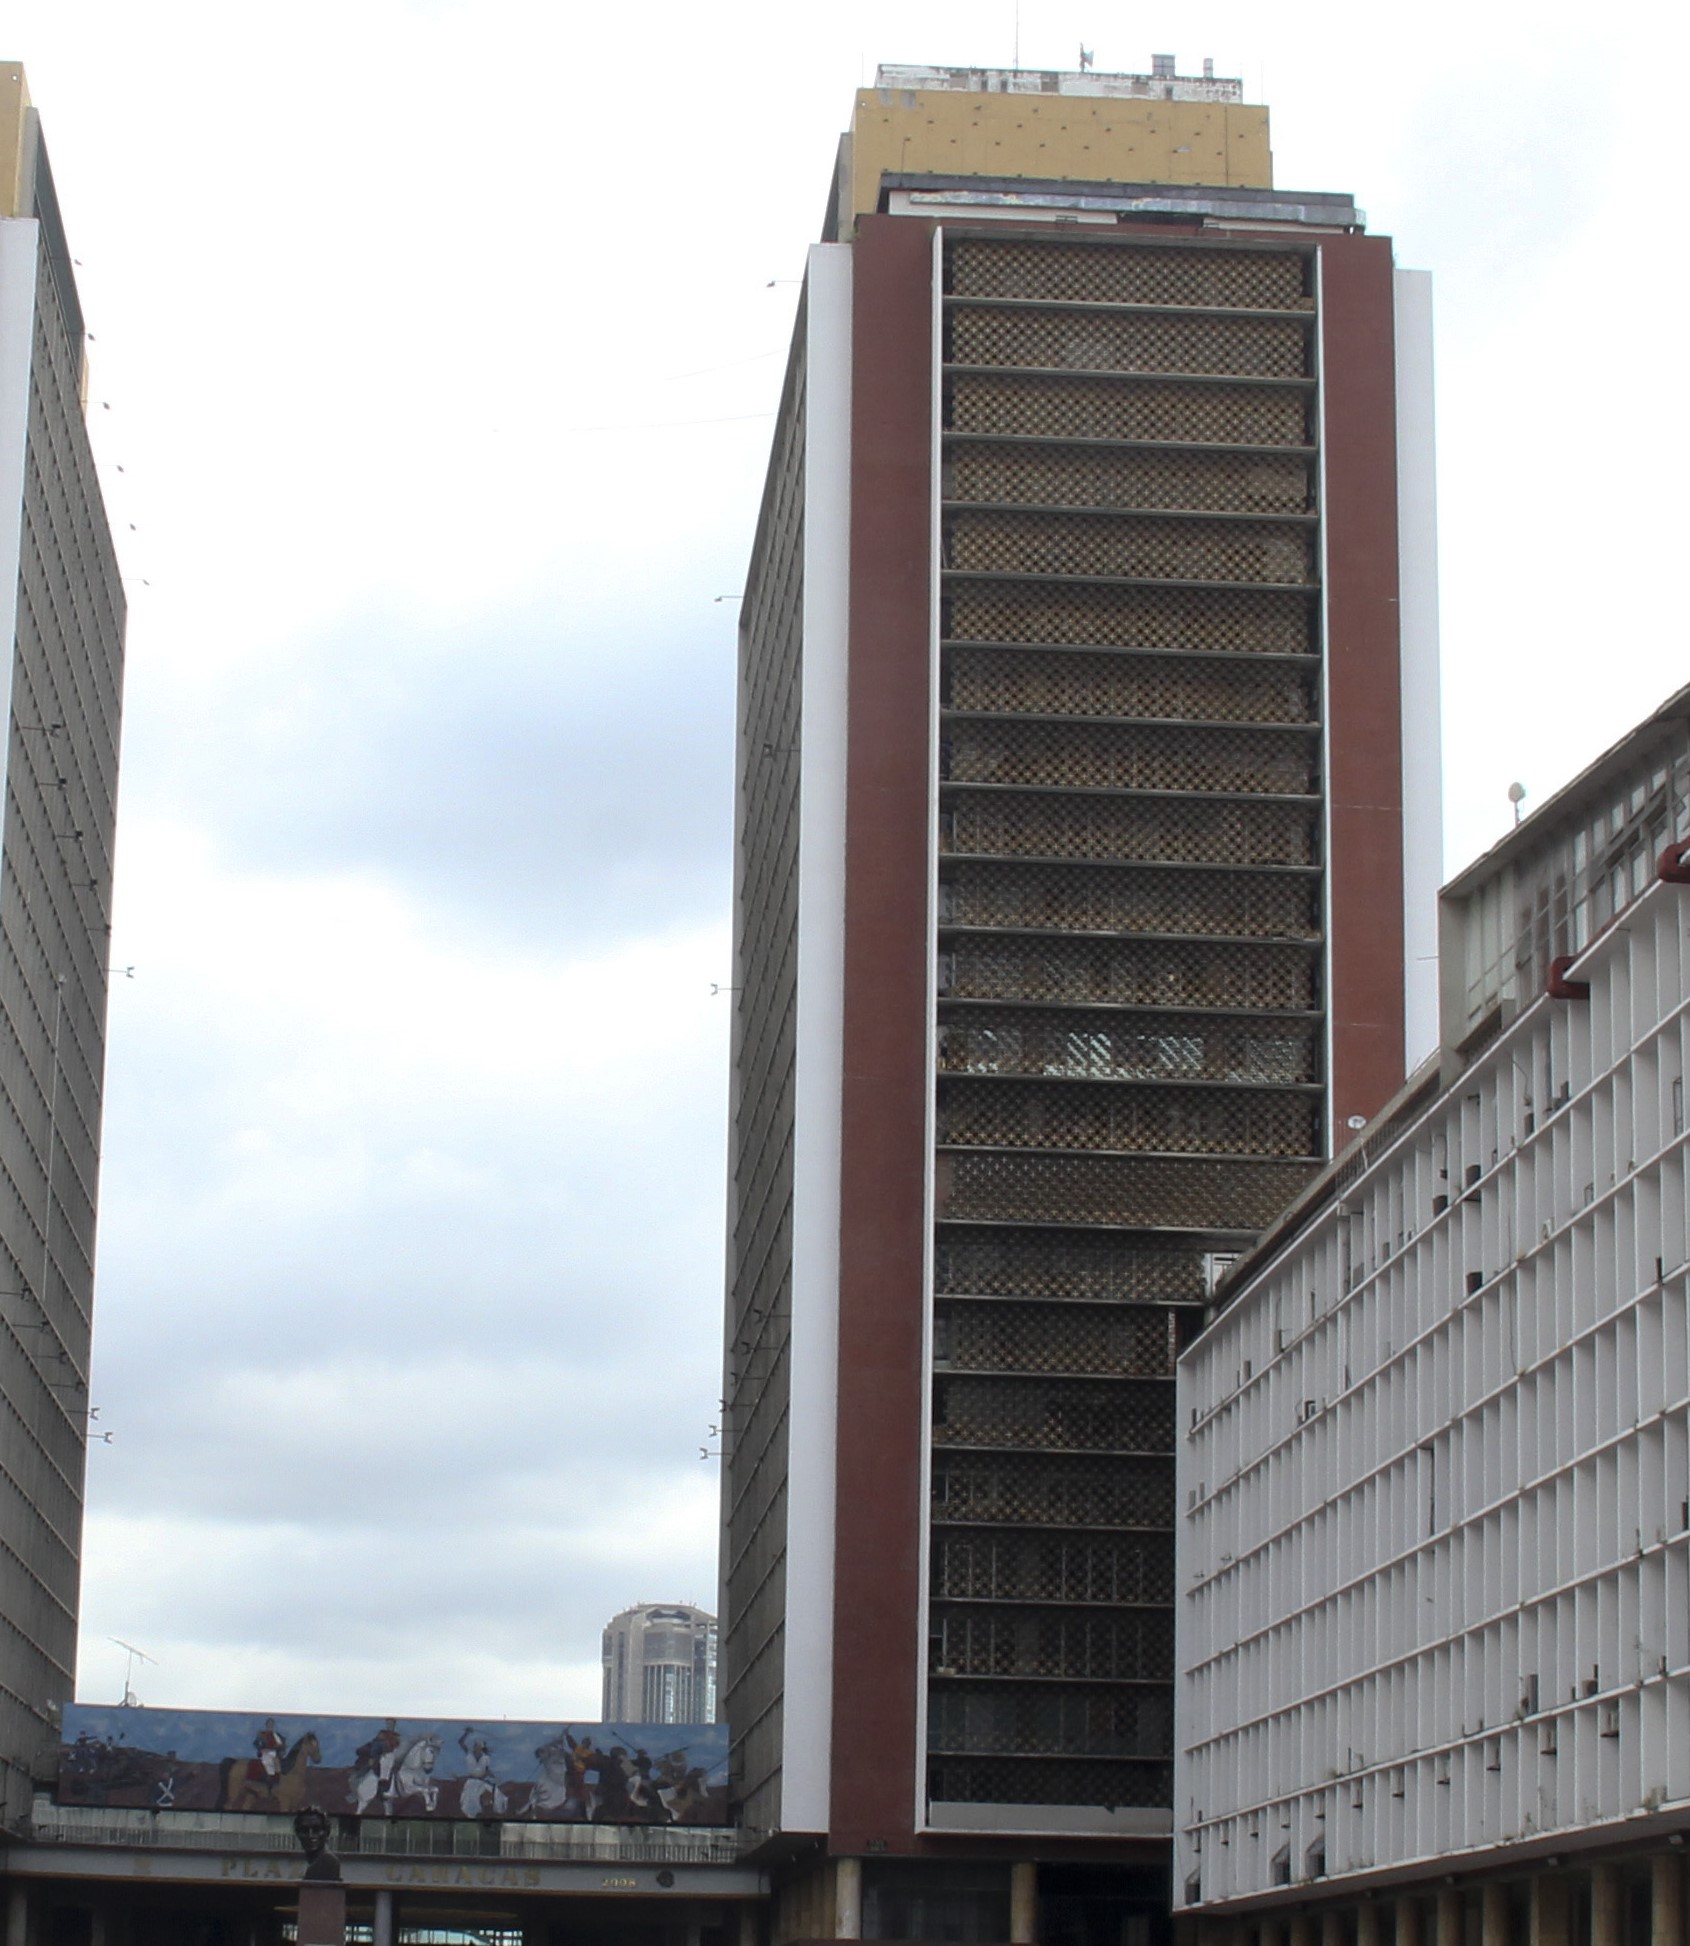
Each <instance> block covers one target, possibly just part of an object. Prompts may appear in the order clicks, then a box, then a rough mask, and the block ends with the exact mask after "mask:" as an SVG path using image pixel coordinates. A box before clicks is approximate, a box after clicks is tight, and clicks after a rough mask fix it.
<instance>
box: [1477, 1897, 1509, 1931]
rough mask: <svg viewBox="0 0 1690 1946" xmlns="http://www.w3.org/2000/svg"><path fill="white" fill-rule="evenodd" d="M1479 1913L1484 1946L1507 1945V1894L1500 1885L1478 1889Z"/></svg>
mask: <svg viewBox="0 0 1690 1946" xmlns="http://www.w3.org/2000/svg"><path fill="white" fill-rule="evenodd" d="M1479 1914H1480V1922H1481V1932H1480V1937H1481V1938H1482V1939H1483V1941H1484V1946H1508V1894H1507V1893H1506V1892H1505V1891H1504V1890H1503V1888H1502V1887H1501V1886H1500V1885H1487V1886H1485V1887H1484V1888H1483V1889H1482V1890H1481V1891H1480V1893H1479Z"/></svg>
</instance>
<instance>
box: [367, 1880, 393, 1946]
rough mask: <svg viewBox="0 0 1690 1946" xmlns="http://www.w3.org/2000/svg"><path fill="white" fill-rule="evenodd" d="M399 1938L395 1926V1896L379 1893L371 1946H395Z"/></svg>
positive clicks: (384, 1892)
mask: <svg viewBox="0 0 1690 1946" xmlns="http://www.w3.org/2000/svg"><path fill="white" fill-rule="evenodd" d="M397 1937H398V1934H397V1932H396V1931H395V1929H394V1924H393V1894H392V1893H391V1892H388V1891H385V1890H383V1891H378V1892H377V1893H376V1910H375V1922H374V1924H373V1925H372V1926H371V1928H370V1942H371V1946H393V1942H394V1940H395V1939H396V1938H397Z"/></svg>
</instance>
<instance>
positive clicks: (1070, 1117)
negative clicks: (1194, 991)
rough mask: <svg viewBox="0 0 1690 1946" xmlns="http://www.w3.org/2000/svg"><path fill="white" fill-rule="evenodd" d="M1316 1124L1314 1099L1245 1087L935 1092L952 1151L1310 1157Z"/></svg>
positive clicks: (1074, 1086)
mask: <svg viewBox="0 0 1690 1946" xmlns="http://www.w3.org/2000/svg"><path fill="white" fill-rule="evenodd" d="M1318 1123H1319V1110H1318V1108H1317V1106H1316V1103H1315V1101H1314V1099H1313V1098H1312V1097H1311V1096H1309V1095H1303V1094H1295V1095H1293V1094H1270V1093H1268V1092H1267V1091H1265V1090H1260V1091H1258V1090H1255V1089H1248V1088H1203V1087H1196V1088H1157V1087H1137V1086H1134V1085H1132V1084H1130V1083H1129V1084H1122V1085H1118V1086H1116V1085H1111V1084H1110V1083H1108V1082H1083V1081H1072V1082H1038V1081H977V1080H973V1079H947V1080H945V1081H943V1082H942V1083H941V1084H940V1088H939V1131H938V1133H939V1140H940V1142H941V1143H943V1144H945V1145H947V1146H949V1147H956V1148H960V1147H968V1148H994V1149H995V1148H1003V1149H1106V1150H1111V1151H1113V1152H1114V1153H1116V1154H1120V1155H1133V1154H1138V1153H1143V1152H1149V1153H1151V1154H1159V1155H1262V1156H1313V1155H1315V1154H1317V1153H1318V1141H1317V1135H1316V1130H1317V1127H1318Z"/></svg>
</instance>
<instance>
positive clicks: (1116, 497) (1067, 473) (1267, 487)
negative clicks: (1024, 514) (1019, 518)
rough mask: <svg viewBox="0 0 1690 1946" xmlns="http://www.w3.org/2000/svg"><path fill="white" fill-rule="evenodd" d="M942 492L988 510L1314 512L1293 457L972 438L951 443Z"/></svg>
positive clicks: (1307, 470) (1308, 481)
mask: <svg viewBox="0 0 1690 1946" xmlns="http://www.w3.org/2000/svg"><path fill="white" fill-rule="evenodd" d="M944 491H945V498H946V499H947V500H964V501H977V502H984V503H986V504H989V505H993V506H1010V507H1015V506H1019V507H1113V508H1120V509H1129V508H1130V509H1139V510H1143V509H1168V510H1170V511H1172V510H1176V509H1186V510H1189V511H1193V512H1195V511H1206V512H1214V513H1255V514H1301V513H1308V512H1310V511H1311V510H1312V508H1313V505H1314V498H1313V494H1314V476H1313V472H1312V469H1311V467H1310V464H1309V462H1308V461H1307V460H1306V459H1302V458H1299V457H1298V456H1297V455H1296V454H1294V453H1259V454H1258V453H1201V452H1198V453H1193V452H1157V451H1155V450H1147V449H1144V448H1139V449H1137V450H1132V449H1129V450H1126V451H1121V452H1104V451H1098V450H1096V449H1094V448H1090V447H1085V446H1066V447H1064V446H1010V445H993V444H991V443H990V442H989V441H985V440H978V441H977V440H972V439H971V440H967V441H956V442H954V443H953V444H952V446H951V448H950V451H949V454H948V455H947V458H946V461H945V488H944Z"/></svg>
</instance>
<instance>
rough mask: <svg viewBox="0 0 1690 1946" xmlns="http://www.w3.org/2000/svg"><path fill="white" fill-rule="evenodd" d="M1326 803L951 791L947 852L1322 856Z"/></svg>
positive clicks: (1203, 861)
mask: <svg viewBox="0 0 1690 1946" xmlns="http://www.w3.org/2000/svg"><path fill="white" fill-rule="evenodd" d="M1318 817H1319V807H1318V806H1317V805H1312V804H1308V805H1305V804H1286V803H1275V802H1273V801H1271V800H1270V801H1268V802H1266V803H1263V802H1250V801H1248V800H1244V801H1238V800H1236V799H1227V798H1211V797H1199V796H1197V795H1196V794H1193V795H1192V796H1190V797H1188V798H1172V799H1170V798H1157V797H1155V796H1149V797H1136V796H1135V797H1118V796H1111V797H1108V798H1105V799H1103V800H1101V801H1100V800H1099V799H1097V798H1096V797H1084V796H1081V795H1080V794H1079V793H1077V792H1075V793H1062V794H1056V793H1052V794H1049V795H1047V794H1045V793H1042V792H1041V793H1037V794H1035V793H1032V792H1014V791H999V790H977V791H955V792H951V793H948V794H947V796H946V798H945V804H944V809H943V810H942V811H941V813H940V819H939V848H940V850H941V852H945V853H955V854H958V855H966V854H968V853H971V852H973V853H981V854H984V855H985V856H987V857H997V858H1016V857H1032V858H1095V859H1110V860H1114V859H1122V860H1129V859H1130V860H1144V861H1150V860H1155V861H1156V862H1158V863H1164V864H1193V865H1218V864H1236V865H1312V864H1314V863H1315V862H1316V860H1317V856H1318V846H1319V835H1318V830H1317V820H1318Z"/></svg>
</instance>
